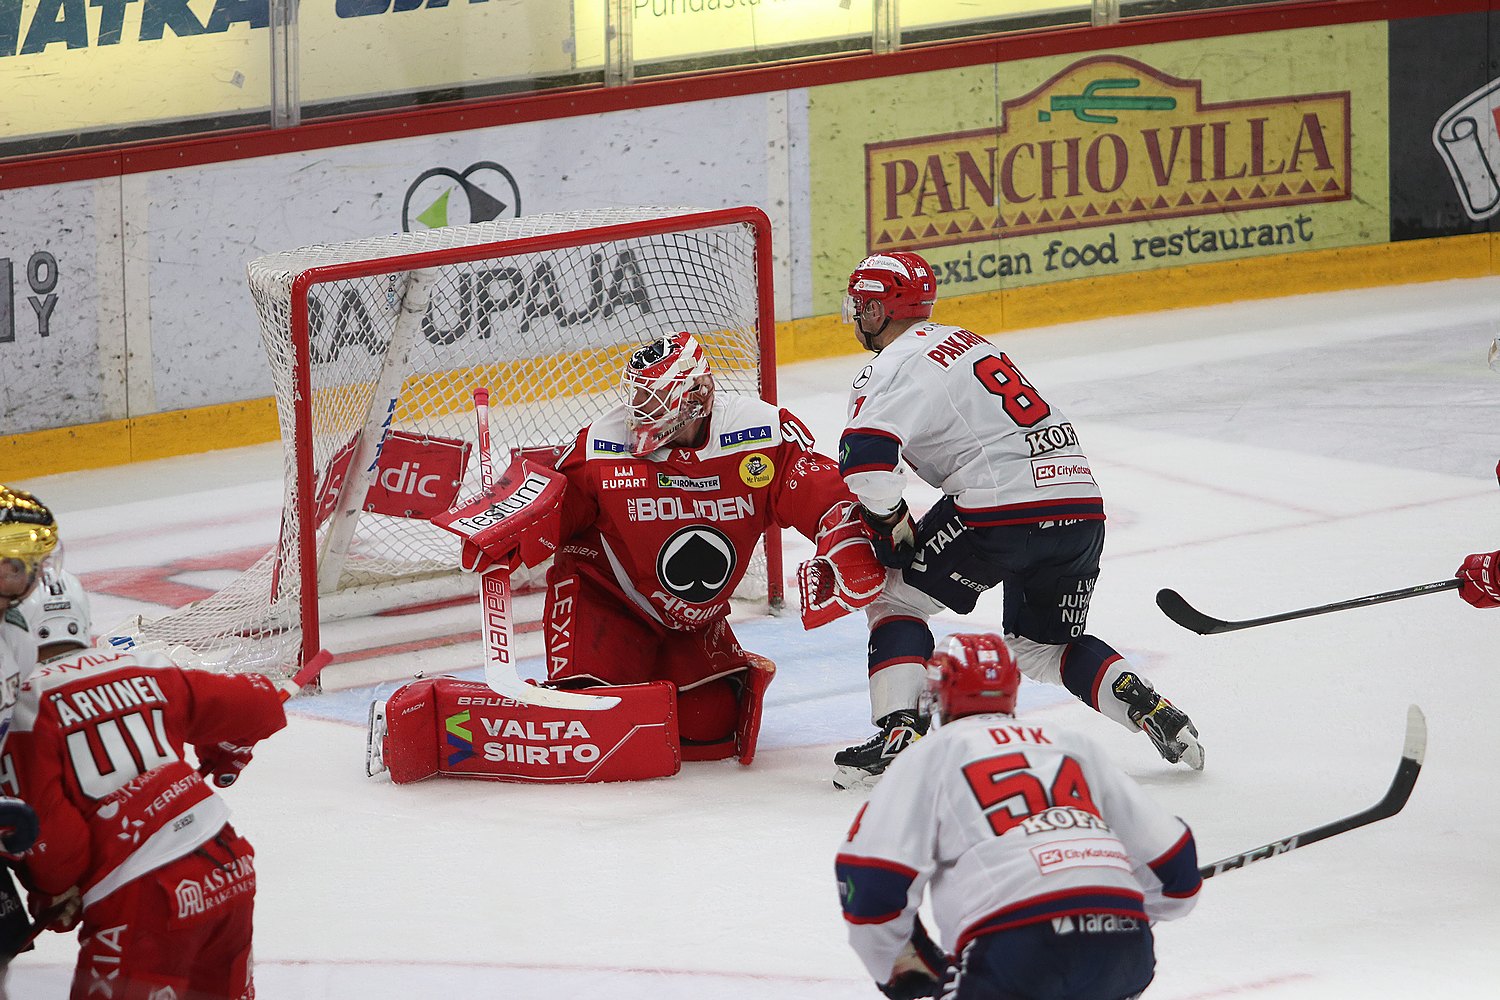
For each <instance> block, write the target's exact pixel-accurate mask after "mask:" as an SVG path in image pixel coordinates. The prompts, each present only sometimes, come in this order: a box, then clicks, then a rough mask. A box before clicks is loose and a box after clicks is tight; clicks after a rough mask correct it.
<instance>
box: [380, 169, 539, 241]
mask: <svg viewBox="0 0 1500 1000" xmlns="http://www.w3.org/2000/svg"><path fill="white" fill-rule="evenodd" d="M520 215H521V189H520V188H519V187H517V186H516V179H515V178H514V177H512V176H511V173H510V171H509V170H506V169H505V168H504V167H502V166H501V165H500V164H498V163H491V162H489V161H488V160H486V161H482V162H480V163H475V164H473V165H472V166H470V167H469V168H468V169H466V170H465V171H464V172H463V173H458V172H457V171H454V170H450V169H448V168H447V167H433V168H432V169H431V170H429V171H427V172H426V173H424V174H422V175H421V176H420V177H418V178H417V179H416V180H414V181H412V184H411V187H409V188H407V189H406V200H405V201H404V202H403V203H402V205H401V231H402V232H406V233H411V232H422V231H423V230H427V229H441V228H442V227H444V226H462V225H467V224H468V223H471V222H491V221H493V220H495V219H499V218H507V219H514V218H519V217H520Z"/></svg>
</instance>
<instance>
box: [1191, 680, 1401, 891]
mask: <svg viewBox="0 0 1500 1000" xmlns="http://www.w3.org/2000/svg"><path fill="white" fill-rule="evenodd" d="M1426 753H1427V719H1426V718H1425V717H1424V716H1423V715H1422V710H1421V709H1420V708H1418V707H1417V706H1415V705H1411V706H1409V707H1408V708H1407V710H1406V744H1405V746H1404V747H1403V748H1402V750H1401V763H1400V764H1398V765H1396V776H1395V777H1394V778H1392V779H1391V787H1390V788H1388V789H1386V792H1385V797H1384V798H1382V799H1381V800H1380V801H1379V802H1377V803H1375V804H1374V805H1373V806H1371V807H1370V808H1368V809H1365V810H1364V811H1362V812H1357V813H1355V814H1354V815H1352V816H1345V817H1344V818H1343V819H1336V820H1334V821H1333V822H1332V823H1324V824H1323V825H1322V826H1318V827H1314V828H1313V829H1311V830H1305V831H1303V832H1302V833H1296V834H1293V835H1292V836H1290V837H1286V838H1283V839H1281V840H1276V841H1272V842H1271V843H1269V844H1263V845H1261V846H1260V847H1256V848H1253V849H1251V850H1248V851H1245V852H1244V853H1242V854H1236V855H1234V856H1232V857H1228V858H1224V859H1223V860H1221V861H1215V862H1214V863H1213V864H1208V865H1204V866H1202V867H1201V868H1199V869H1198V874H1199V875H1201V876H1203V877H1204V878H1212V877H1214V876H1215V875H1219V874H1222V873H1224V872H1227V871H1233V870H1234V869H1236V868H1243V867H1245V865H1247V864H1250V863H1251V862H1252V861H1263V860H1265V859H1266V858H1274V857H1276V856H1278V855H1281V854H1285V853H1287V852H1288V851H1295V850H1296V849H1297V848H1299V847H1306V846H1307V845H1308V844H1316V843H1317V842H1318V841H1320V840H1327V839H1328V838H1329V837H1336V836H1338V835H1339V834H1341V833H1348V832H1349V831H1350V830H1357V829H1359V828H1360V827H1362V826H1368V825H1369V824H1371V823H1374V822H1377V821H1378V820H1382V819H1390V818H1391V817H1392V816H1394V815H1396V814H1397V813H1398V812H1400V811H1401V808H1402V807H1403V806H1405V805H1406V800H1407V799H1409V798H1411V791H1412V789H1413V788H1415V787H1416V784H1417V775H1418V774H1420V773H1421V771H1422V758H1423V757H1424V756H1425V755H1426Z"/></svg>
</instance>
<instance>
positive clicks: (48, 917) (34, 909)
mask: <svg viewBox="0 0 1500 1000" xmlns="http://www.w3.org/2000/svg"><path fill="white" fill-rule="evenodd" d="M26 905H27V908H28V909H30V910H31V919H33V920H35V921H36V922H37V923H38V924H40V925H41V926H42V927H43V928H44V929H46V930H49V931H57V932H58V933H59V934H66V933H68V931H70V930H72V929H73V928H75V927H77V926H78V921H79V920H80V919H82V917H83V896H81V895H79V892H78V886H76V885H75V886H73V887H72V888H70V889H69V890H68V891H67V892H64V893H62V894H61V895H58V896H49V895H47V894H46V893H44V892H33V893H31V894H30V895H29V896H28V897H27V899H26Z"/></svg>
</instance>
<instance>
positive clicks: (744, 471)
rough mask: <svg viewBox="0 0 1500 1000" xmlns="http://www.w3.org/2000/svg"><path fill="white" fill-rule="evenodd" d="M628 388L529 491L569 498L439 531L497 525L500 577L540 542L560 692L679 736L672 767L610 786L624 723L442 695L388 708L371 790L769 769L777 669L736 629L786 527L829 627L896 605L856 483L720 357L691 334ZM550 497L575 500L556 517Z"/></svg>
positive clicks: (811, 597)
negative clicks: (712, 763)
mask: <svg viewBox="0 0 1500 1000" xmlns="http://www.w3.org/2000/svg"><path fill="white" fill-rule="evenodd" d="M621 381H622V389H623V393H624V401H623V402H622V404H621V405H619V406H616V407H615V408H614V409H612V410H610V411H609V412H607V413H605V414H604V415H603V416H601V417H600V418H599V419H597V420H595V421H594V422H593V423H591V424H589V425H588V426H587V427H585V428H583V429H582V430H581V431H579V432H578V435H577V436H576V438H575V439H574V441H573V443H572V444H571V445H570V446H569V447H568V448H567V449H566V450H565V451H564V452H563V454H562V457H561V458H560V459H559V460H558V461H557V464H556V470H555V471H549V470H539V469H538V468H537V467H536V466H534V465H531V464H529V463H528V464H527V466H526V470H527V472H526V474H527V476H528V477H530V478H529V479H528V480H527V481H535V480H536V477H537V476H538V475H539V474H540V475H542V476H546V477H549V478H552V479H554V480H558V479H560V480H561V483H562V488H561V490H552V491H546V490H541V491H537V490H531V491H525V490H520V489H518V490H517V491H516V492H515V493H512V494H510V495H509V496H507V497H502V498H501V499H500V500H499V501H495V502H493V503H491V502H490V501H488V500H486V501H483V502H482V503H480V504H476V505H473V506H471V507H468V508H464V509H463V511H460V512H454V514H453V516H451V517H447V518H438V519H436V520H437V522H438V523H440V524H445V526H451V524H452V523H453V522H464V523H465V524H467V525H468V526H469V528H470V529H473V528H474V526H476V525H481V524H482V525H484V528H483V534H482V535H476V534H475V533H474V532H473V531H472V530H470V531H468V532H460V533H461V534H465V535H466V538H467V539H468V541H469V542H470V543H472V544H474V545H477V546H478V547H479V548H481V549H482V550H483V553H484V555H485V557H487V558H488V559H490V560H492V561H494V562H511V561H512V560H513V559H514V557H515V553H516V552H517V551H524V549H525V547H526V546H528V545H531V546H532V547H533V548H536V545H535V543H536V542H537V541H541V542H542V546H541V548H542V549H545V550H547V551H555V552H556V556H555V559H554V562H553V565H552V567H551V569H550V570H549V571H548V574H547V600H546V611H545V616H544V617H545V629H546V632H545V635H546V642H547V679H548V682H549V684H550V686H553V687H562V688H568V689H587V690H588V691H589V692H590V693H597V694H606V693H607V694H609V695H611V696H617V697H624V698H625V701H624V702H623V703H622V705H621V706H619V708H618V712H620V713H623V715H622V717H623V718H626V719H627V720H629V721H630V722H631V724H630V725H629V726H627V727H626V732H627V733H631V734H637V735H638V733H639V731H640V730H641V729H642V728H643V727H644V728H649V727H653V726H654V727H656V729H657V731H658V732H659V733H665V734H671V733H672V732H673V731H675V734H676V735H675V738H673V739H670V742H671V743H672V744H673V746H672V747H671V750H672V752H671V753H670V754H669V755H667V758H666V759H665V760H664V762H662V763H660V764H659V765H658V764H643V765H642V766H640V767H638V768H634V769H628V768H627V769H626V770H625V771H623V772H621V771H619V770H614V771H610V770H606V769H603V768H601V767H598V766H595V765H596V764H599V763H602V762H603V761H605V760H608V761H610V762H611V767H618V766H619V765H620V764H621V763H622V761H628V760H629V759H630V758H631V755H632V753H633V752H634V751H633V750H632V749H631V747H630V745H629V744H627V743H621V744H620V745H619V746H617V747H616V748H615V751H614V752H610V747H607V746H606V747H604V748H603V749H601V748H600V747H599V746H598V745H597V743H598V741H597V740H596V739H594V737H596V736H597V732H596V730H595V729H594V728H593V727H594V723H595V722H596V721H598V720H599V718H600V717H601V716H603V714H604V713H588V712H571V713H570V712H565V711H563V712H560V710H557V709H552V708H546V707H542V706H536V705H521V704H518V703H517V702H516V701H515V700H511V699H505V698H503V697H493V696H491V694H490V693H488V689H487V688H486V687H485V686H484V685H482V684H475V683H467V682H461V681H454V680H449V679H437V680H422V681H418V682H416V683H415V684H411V685H407V687H405V688H402V689H401V690H399V691H398V692H396V693H395V694H393V695H392V696H391V698H390V699H389V701H388V702H387V703H385V704H384V705H381V704H379V703H377V704H376V705H375V706H373V711H372V720H371V721H372V729H371V748H372V754H371V765H370V770H371V773H378V772H379V771H381V770H389V771H390V772H391V776H392V778H393V779H394V780H396V781H414V780H418V779H420V778H424V777H427V776H428V775H430V774H433V773H442V774H448V775H455V776H456V775H463V776H471V777H481V778H486V777H487V778H506V779H510V780H523V781H525V780H532V781H554V782H555V781H597V780H609V779H618V778H641V777H654V776H660V775H662V774H671V773H674V772H675V771H676V770H677V759H676V758H677V750H678V749H679V748H680V756H681V759H685V760H720V759H724V758H727V757H734V756H737V757H738V758H739V759H740V761H741V762H742V763H749V762H750V759H751V757H752V756H753V754H754V747H755V739H756V734H757V732H758V728H759V724H760V722H759V720H760V704H761V698H762V695H763V693H764V690H765V686H766V684H767V683H769V681H770V678H771V674H772V672H773V671H774V667H773V665H772V664H771V663H770V662H769V661H767V660H764V659H763V658H761V657H757V656H755V655H754V654H753V653H749V652H747V651H746V650H745V649H744V648H743V647H742V646H741V645H740V644H739V641H738V640H737V639H736V638H735V635H734V632H733V630H732V629H731V628H730V625H729V620H728V619H729V598H730V595H731V594H732V593H733V592H734V588H735V586H736V584H738V583H739V582H740V580H741V578H742V577H743V576H744V574H745V570H746V568H747V565H748V563H749V560H750V556H751V554H752V552H753V551H754V548H755V544H756V542H757V540H758V539H759V538H760V537H761V536H762V535H763V534H764V532H765V531H766V529H767V528H768V527H770V526H771V525H773V524H775V525H780V526H783V527H792V528H795V529H797V530H798V531H800V532H801V533H802V534H804V535H806V536H807V537H809V538H811V539H814V540H815V541H817V542H818V543H819V557H818V558H817V559H815V560H814V561H813V562H812V563H811V564H809V567H808V568H807V569H805V570H804V572H803V581H802V582H803V591H804V595H805V598H806V599H805V600H804V609H803V613H804V622H805V623H806V624H808V625H809V627H811V626H813V625H816V624H819V623H821V621H826V620H831V619H832V618H834V617H837V616H838V615H839V614H843V613H846V612H847V611H849V610H852V609H853V608H855V607H860V606H862V604H863V603H868V601H869V600H872V599H873V598H874V596H875V595H876V594H877V593H878V592H879V588H880V586H881V583H882V582H883V580H884V576H885V573H884V569H883V567H881V566H880V565H879V563H878V561H876V559H875V556H874V550H873V548H872V547H871V546H870V544H869V542H868V540H867V539H866V538H865V536H864V534H863V528H862V527H861V526H860V525H859V523H858V521H857V519H855V518H854V517H853V514H852V506H853V496H852V495H851V494H850V493H849V491H848V490H847V489H846V488H845V486H844V484H843V480H842V478H841V477H840V475H839V469H838V463H837V462H835V461H833V460H832V459H829V458H826V457H824V456H822V455H819V454H818V453H816V452H814V451H813V450H812V435H811V434H810V433H809V432H808V430H807V428H806V427H804V426H803V425H802V423H801V421H799V420H798V419H797V418H796V417H794V416H793V415H792V414H791V413H790V412H788V411H787V410H784V409H778V408H777V407H776V406H774V405H772V404H770V403H766V402H763V401H761V400H759V399H754V398H751V397H747V396H742V395H736V394H732V393H715V391H714V380H713V374H712V372H711V371H710V368H709V364H708V359H707V357H706V355H705V353H704V350H703V348H702V346H701V345H700V344H699V343H698V341H697V340H696V339H695V338H694V337H692V336H691V335H690V334H687V333H677V334H675V335H672V336H668V337H664V338H663V339H661V340H658V341H654V342H652V343H650V344H647V345H646V346H644V347H641V348H640V349H638V350H636V351H635V353H634V354H633V355H632V356H631V358H630V360H629V362H628V363H627V365H626V366H625V370H624V373H623V376H622V380H621ZM548 492H550V494H551V496H552V497H554V498H556V496H557V495H558V494H559V493H560V499H553V500H551V501H542V500H538V499H537V498H538V497H540V496H543V495H546V494H547V493H548ZM549 504H550V506H549ZM532 508H540V509H536V510H533V509H532ZM458 514H463V515H465V516H463V517H459V516H458ZM460 526H462V525H460ZM453 530H458V529H457V528H453ZM662 682H666V686H667V689H668V690H667V697H666V700H665V701H663V700H660V698H659V696H660V694H661V688H662ZM653 686H654V688H655V689H654V690H653V691H647V692H644V693H643V689H646V688H652V687H653ZM637 696H640V697H642V698H645V699H646V700H645V701H644V702H640V703H638V702H636V701H635V698H636V697H637ZM663 713H665V718H664V717H663ZM664 722H665V728H663V724H664ZM570 733H571V734H572V736H571V738H570V737H569V734H570ZM486 737H488V739H487V740H486Z"/></svg>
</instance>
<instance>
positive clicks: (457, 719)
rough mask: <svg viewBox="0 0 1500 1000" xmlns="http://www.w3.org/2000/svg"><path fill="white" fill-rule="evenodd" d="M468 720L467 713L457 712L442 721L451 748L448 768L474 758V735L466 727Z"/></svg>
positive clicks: (468, 715)
mask: <svg viewBox="0 0 1500 1000" xmlns="http://www.w3.org/2000/svg"><path fill="white" fill-rule="evenodd" d="M470 718H472V716H470V714H469V713H468V712H459V713H458V714H457V715H450V716H448V718H446V719H444V720H443V728H444V729H446V730H447V731H448V745H449V746H450V747H452V748H453V753H451V754H449V755H448V766H449V767H453V766H454V765H455V764H461V763H463V762H464V761H466V760H468V759H469V758H470V757H472V756H474V734H473V732H472V731H471V730H470V729H469V726H468V723H469V719H470Z"/></svg>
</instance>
